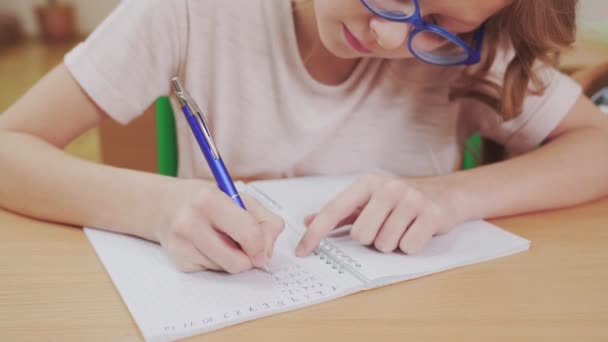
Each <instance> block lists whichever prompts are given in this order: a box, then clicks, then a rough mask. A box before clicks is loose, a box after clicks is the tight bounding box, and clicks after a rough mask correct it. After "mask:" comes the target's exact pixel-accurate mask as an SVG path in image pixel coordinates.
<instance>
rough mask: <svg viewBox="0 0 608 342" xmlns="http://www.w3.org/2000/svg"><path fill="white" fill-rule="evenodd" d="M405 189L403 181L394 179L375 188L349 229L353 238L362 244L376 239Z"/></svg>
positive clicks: (370, 242) (367, 243)
mask: <svg viewBox="0 0 608 342" xmlns="http://www.w3.org/2000/svg"><path fill="white" fill-rule="evenodd" d="M407 189H408V188H407V185H405V183H403V182H401V181H399V180H394V181H389V182H387V183H385V184H384V185H383V186H382V187H381V188H380V189H378V190H376V191H375V192H374V193H373V194H372V197H371V199H370V200H369V202H368V203H367V204H366V205H365V208H363V211H362V212H361V215H359V218H358V219H357V220H356V221H355V224H354V225H353V227H352V228H351V230H350V236H351V237H352V238H353V240H356V241H359V242H360V243H361V244H364V245H371V244H372V243H373V242H374V240H375V239H376V236H377V234H378V232H379V231H380V227H382V225H383V224H384V221H385V220H386V218H387V217H388V216H389V215H390V213H391V212H392V211H393V209H394V208H395V207H396V206H397V203H398V202H399V199H400V198H401V197H403V196H404V195H405V194H406V192H407Z"/></svg>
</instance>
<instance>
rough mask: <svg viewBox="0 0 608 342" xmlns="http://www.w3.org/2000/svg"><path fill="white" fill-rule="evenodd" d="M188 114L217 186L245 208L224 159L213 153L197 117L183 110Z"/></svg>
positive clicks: (185, 109) (189, 122)
mask: <svg viewBox="0 0 608 342" xmlns="http://www.w3.org/2000/svg"><path fill="white" fill-rule="evenodd" d="M183 110H184V112H185V113H187V114H186V119H187V120H188V124H189V125H190V128H192V132H193V133H194V137H195V138H196V141H197V142H198V145H199V147H200V148H201V151H202V152H203V155H204V156H205V159H206V160H207V164H208V165H209V168H210V169H211V172H212V173H213V176H214V178H215V181H216V183H217V186H218V187H219V188H220V190H222V192H224V193H225V194H226V195H228V196H229V197H230V198H231V199H232V201H233V202H234V203H236V204H237V205H238V206H239V207H241V208H243V209H245V210H246V208H245V204H244V203H243V201H242V200H241V197H240V196H239V193H238V191H237V190H236V187H235V186H234V183H233V182H232V177H230V173H228V169H226V166H225V165H224V162H223V161H222V158H220V156H219V155H218V156H217V157H218V158H215V157H214V155H213V152H212V151H211V146H210V145H209V144H208V143H207V140H206V139H205V136H204V134H203V132H202V131H201V129H200V127H199V125H198V122H197V121H196V117H195V116H194V115H192V114H193V113H190V111H189V110H188V108H183Z"/></svg>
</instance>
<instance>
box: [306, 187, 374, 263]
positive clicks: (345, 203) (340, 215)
mask: <svg viewBox="0 0 608 342" xmlns="http://www.w3.org/2000/svg"><path fill="white" fill-rule="evenodd" d="M369 183H370V182H369V181H368V180H367V179H366V178H362V180H360V181H356V182H355V183H354V184H353V185H352V186H350V187H349V188H347V189H346V190H344V191H343V192H341V193H340V194H338V195H337V196H336V197H335V198H334V199H333V200H331V201H330V202H329V203H328V204H327V205H325V207H323V209H321V211H320V212H319V213H318V214H317V216H316V217H315V219H314V220H313V221H312V222H311V224H310V226H309V227H308V229H307V230H306V232H305V233H304V236H303V237H302V240H300V243H299V244H298V247H297V248H296V255H297V256H306V255H309V254H310V253H311V252H312V250H313V249H314V248H315V247H316V246H317V245H318V244H319V242H320V241H321V239H322V237H323V236H325V235H326V234H327V233H329V232H330V231H332V230H333V229H334V228H336V226H338V224H339V223H340V222H341V221H342V220H344V219H346V218H348V217H349V216H351V214H352V213H354V212H355V211H356V210H358V209H359V208H360V207H362V206H363V205H365V203H367V201H369V198H370V195H371V189H372V186H371V184H369Z"/></svg>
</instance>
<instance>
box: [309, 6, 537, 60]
mask: <svg viewBox="0 0 608 342" xmlns="http://www.w3.org/2000/svg"><path fill="white" fill-rule="evenodd" d="M403 1H404V2H412V1H411V0H403ZM532 1H533V0H532ZM512 2H513V0H467V1H454V0H420V1H419V3H420V14H421V16H422V17H423V18H424V20H425V21H426V22H427V23H434V24H436V25H439V26H441V27H443V28H444V29H446V30H448V31H450V32H451V33H453V34H459V35H463V34H465V33H469V32H472V31H474V30H475V29H477V28H478V27H479V26H481V24H482V23H483V22H484V21H485V20H487V19H488V18H489V17H491V16H492V15H494V14H496V13H498V12H499V11H500V10H501V9H503V8H504V7H506V6H507V5H509V4H510V3H512ZM314 8H315V16H316V20H317V26H318V30H319V36H320V38H321V41H322V43H323V45H324V46H325V48H327V50H329V51H330V52H331V53H333V54H334V55H336V56H337V57H340V58H359V57H380V58H407V57H412V54H411V53H410V51H409V50H408V48H407V38H408V36H409V33H410V32H411V31H412V30H413V28H412V26H411V25H409V24H408V23H399V22H393V21H387V20H384V19H382V18H380V17H378V16H376V15H374V14H373V13H372V12H370V11H369V10H368V9H367V8H366V7H365V6H364V5H363V4H362V3H361V1H360V0H315V1H314ZM423 44H429V45H432V44H437V43H436V42H433V41H428V42H423Z"/></svg>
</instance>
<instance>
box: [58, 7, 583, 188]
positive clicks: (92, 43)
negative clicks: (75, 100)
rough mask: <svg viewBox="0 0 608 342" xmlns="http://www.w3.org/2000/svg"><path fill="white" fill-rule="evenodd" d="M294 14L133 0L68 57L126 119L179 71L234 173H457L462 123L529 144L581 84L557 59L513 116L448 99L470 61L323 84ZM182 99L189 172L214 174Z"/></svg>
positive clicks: (376, 67)
mask: <svg viewBox="0 0 608 342" xmlns="http://www.w3.org/2000/svg"><path fill="white" fill-rule="evenodd" d="M292 11H293V9H292V7H291V2H290V0H230V1H216V0H172V1H167V0H126V1H123V2H122V3H121V4H120V5H119V6H118V8H117V9H116V10H115V11H114V12H113V13H112V14H111V15H110V16H109V17H108V18H107V19H106V20H105V21H104V22H103V23H102V25H101V26H100V27H99V28H98V29H97V30H96V31H95V32H94V33H93V34H92V35H91V36H90V37H89V38H88V39H87V40H86V41H85V42H83V43H82V44H80V45H79V46H77V47H76V48H75V49H74V50H72V51H71V52H70V53H68V54H67V55H66V57H65V64H66V65H67V67H68V68H69V70H70V72H71V73H72V74H73V76H74V77H75V79H76V80H77V81H78V82H79V84H80V85H81V86H82V88H83V89H84V91H85V92H86V93H87V94H88V95H89V96H90V97H91V98H92V99H93V100H94V101H95V102H96V103H97V104H98V105H99V106H100V107H101V108H102V109H103V110H105V111H106V112H107V113H108V114H109V116H110V117H112V118H113V119H114V120H116V121H118V122H121V123H128V122H129V121H130V120H132V119H134V118H135V117H137V116H138V115H140V114H141V113H143V111H144V110H145V109H146V108H147V107H148V106H149V105H151V104H152V103H153V101H154V100H155V99H156V98H157V97H158V96H163V95H168V94H171V93H172V91H171V84H170V80H171V78H173V77H174V76H176V75H179V76H180V77H181V78H182V81H183V83H184V85H185V87H186V88H187V89H188V90H189V91H190V93H191V95H192V96H193V98H194V99H195V100H196V101H197V102H198V104H199V106H200V107H201V108H202V109H203V111H205V112H206V115H207V118H208V121H209V123H210V129H211V132H212V134H213V135H214V138H215V140H216V144H217V146H218V149H219V151H220V153H221V155H222V157H223V159H224V163H225V164H226V166H227V168H228V170H229V171H230V173H231V174H232V176H233V178H270V177H271V178H279V177H292V176H305V175H320V174H323V175H332V174H343V173H354V172H363V171H367V170H372V169H383V170H386V171H388V172H391V173H394V174H397V175H402V176H425V175H436V174H442V173H448V172H451V171H453V170H454V169H456V168H457V167H458V163H459V160H460V156H461V153H462V144H461V141H460V140H462V139H459V135H461V133H462V127H467V129H468V130H470V129H479V130H481V132H482V134H483V135H485V136H487V137H490V138H492V139H494V140H496V141H498V142H499V143H503V144H506V146H507V148H508V149H510V150H511V151H515V152H518V153H521V152H525V151H527V150H530V149H532V148H533V147H534V146H536V145H538V144H539V143H540V142H542V141H543V140H544V139H545V138H546V137H547V135H548V134H549V133H550V132H551V131H552V130H553V129H554V128H555V127H556V126H557V124H558V123H559V121H560V120H561V119H562V118H563V117H564V116H565V114H566V113H567V112H568V110H569V109H570V108H571V107H572V105H573V103H574V101H575V100H576V99H577V97H578V96H579V95H580V91H581V90H580V87H579V86H578V85H577V84H576V83H574V81H572V80H570V79H569V78H568V77H566V76H564V75H562V74H560V73H559V72H557V71H555V70H553V69H546V70H545V75H544V79H546V80H547V81H548V85H549V86H548V88H547V90H546V92H545V93H544V95H542V96H529V97H528V98H527V99H526V100H525V103H524V110H523V113H521V115H519V116H518V117H517V118H516V119H514V120H511V121H508V122H502V121H501V120H500V119H499V118H498V116H497V115H496V114H495V113H493V112H491V111H490V110H489V109H488V107H486V106H483V105H481V104H479V105H478V106H472V107H471V106H466V108H467V109H466V113H463V110H462V108H465V107H463V106H461V105H459V104H457V103H453V102H450V101H449V100H448V91H449V87H448V85H449V84H450V80H451V79H453V78H454V77H457V76H455V75H457V74H458V73H459V72H460V71H461V70H462V69H461V68H454V67H452V68H449V67H437V66H431V65H428V64H425V63H423V62H420V61H418V60H416V59H408V60H399V61H396V60H392V61H391V60H382V59H377V58H370V59H363V60H362V61H361V62H360V63H359V64H358V65H357V67H356V69H355V70H354V72H353V73H352V75H351V76H350V77H349V78H348V79H347V80H346V81H345V82H344V83H343V84H340V85H338V86H328V85H324V84H321V83H319V82H317V81H316V80H314V79H313V78H312V77H311V76H310V75H309V74H308V72H307V71H306V69H305V67H304V65H303V63H302V61H301V59H300V55H299V52H298V45H297V40H296V35H295V29H294V23H293V16H292ZM497 69H500V65H499V66H498V68H497ZM499 76H500V75H499ZM173 102H174V111H175V115H176V121H177V123H176V124H177V130H178V146H179V175H180V176H181V177H205V178H210V177H211V173H210V171H209V169H208V166H207V164H206V163H205V161H204V158H203V156H202V154H201V152H200V150H199V148H198V145H197V144H196V141H195V140H194V138H193V136H192V133H191V132H190V130H189V127H188V125H187V122H186V120H185V118H184V117H183V115H182V113H181V111H180V110H179V107H177V106H175V104H176V103H175V101H173ZM463 122H464V123H465V124H464V125H463Z"/></svg>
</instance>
